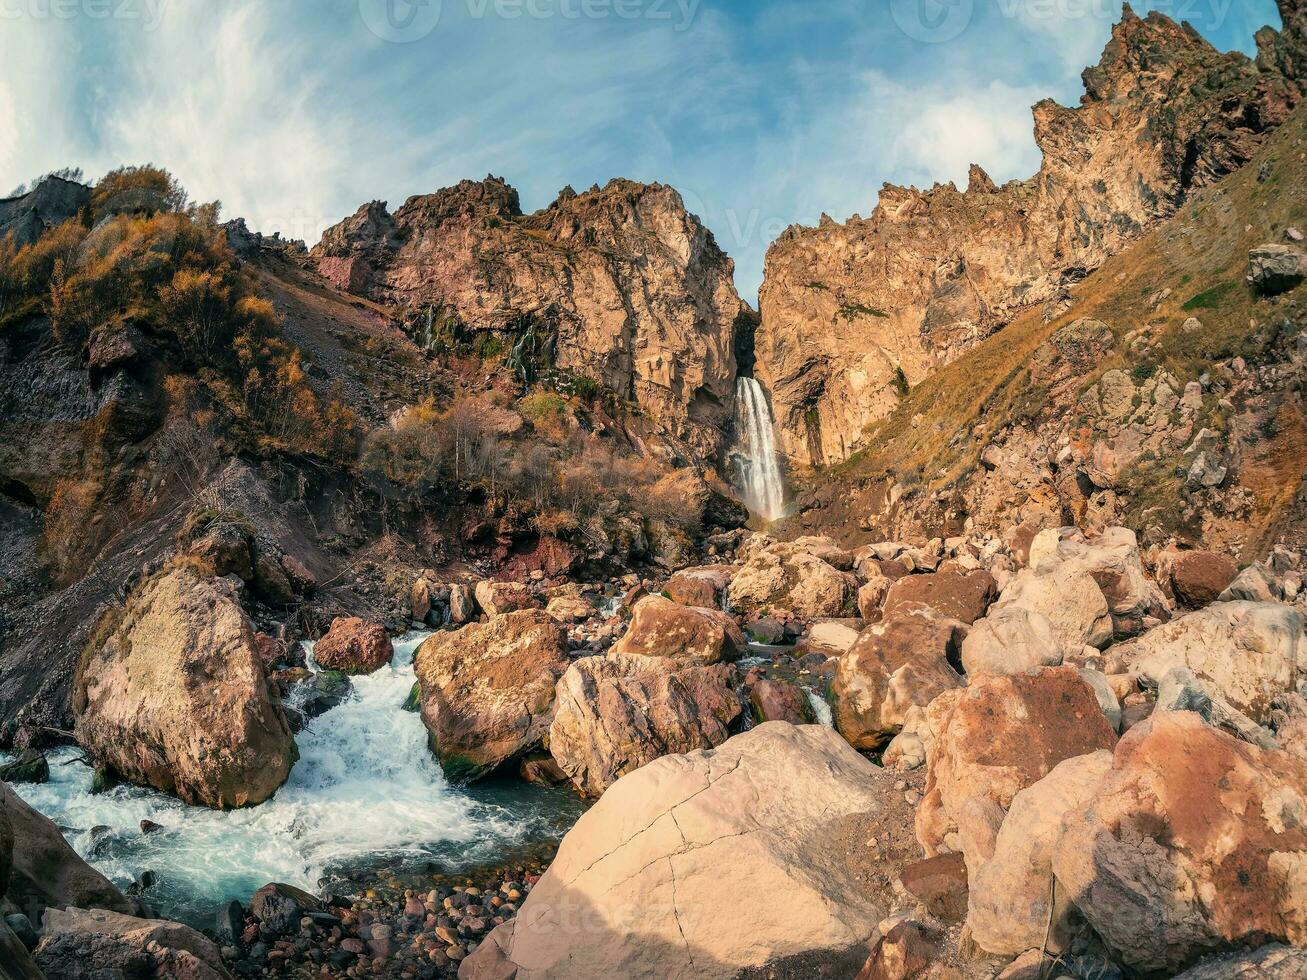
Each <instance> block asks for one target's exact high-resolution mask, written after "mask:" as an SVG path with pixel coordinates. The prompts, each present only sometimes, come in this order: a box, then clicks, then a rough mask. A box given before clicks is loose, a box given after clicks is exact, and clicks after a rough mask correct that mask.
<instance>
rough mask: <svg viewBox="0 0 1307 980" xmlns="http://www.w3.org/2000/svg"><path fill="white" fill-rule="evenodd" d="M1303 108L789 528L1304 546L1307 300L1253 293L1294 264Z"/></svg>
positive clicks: (903, 418) (947, 374) (1305, 161)
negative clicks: (1257, 269)
mask: <svg viewBox="0 0 1307 980" xmlns="http://www.w3.org/2000/svg"><path fill="white" fill-rule="evenodd" d="M1304 230H1307V113H1305V112H1304V111H1303V110H1302V109H1299V110H1297V111H1296V112H1295V113H1294V114H1293V115H1292V117H1291V118H1290V119H1289V120H1288V122H1286V123H1285V124H1284V125H1283V126H1282V127H1281V128H1280V129H1279V130H1278V131H1277V132H1276V133H1275V135H1274V136H1273V137H1271V138H1270V139H1269V140H1268V141H1267V142H1266V143H1265V145H1264V146H1263V147H1262V148H1261V149H1260V150H1259V151H1258V153H1257V154H1256V156H1255V157H1254V159H1253V160H1252V161H1251V162H1250V163H1249V164H1248V165H1247V166H1245V167H1244V168H1242V169H1240V170H1239V171H1238V172H1237V173H1235V174H1233V175H1231V176H1230V177H1228V178H1226V179H1225V180H1224V181H1222V182H1221V183H1220V184H1218V185H1216V186H1213V187H1209V188H1207V189H1205V190H1203V191H1201V192H1199V193H1198V194H1196V195H1195V196H1194V197H1193V199H1192V200H1190V202H1189V203H1188V204H1186V205H1185V206H1184V207H1183V208H1182V209H1181V210H1180V211H1179V212H1178V213H1177V214H1176V215H1175V217H1173V218H1171V219H1169V220H1168V221H1166V222H1165V223H1163V224H1161V225H1159V226H1158V227H1157V228H1155V229H1154V230H1153V231H1151V232H1149V233H1148V234H1147V235H1145V236H1144V237H1143V238H1142V239H1140V241H1139V242H1138V243H1137V244H1135V245H1134V246H1132V247H1131V248H1129V249H1128V250H1126V251H1125V252H1123V253H1122V254H1121V255H1119V256H1116V257H1115V258H1112V259H1109V260H1108V261H1107V262H1106V263H1105V264H1104V265H1103V267H1102V268H1101V269H1099V270H1098V271H1097V272H1095V273H1093V274H1092V275H1090V276H1088V277H1087V278H1086V279H1085V280H1084V281H1083V282H1081V283H1078V284H1077V285H1075V286H1074V287H1072V288H1071V290H1070V291H1069V294H1068V297H1067V301H1066V304H1065V307H1066V308H1065V309H1063V310H1062V311H1061V312H1060V313H1059V314H1058V315H1057V316H1055V317H1052V318H1046V317H1045V316H1044V314H1043V311H1042V310H1031V311H1028V312H1027V313H1025V314H1024V315H1022V316H1020V317H1018V318H1017V319H1016V320H1014V321H1013V322H1012V323H1011V324H1010V325H1009V326H1008V327H1006V328H1005V329H1003V330H1001V331H999V332H998V333H997V334H995V335H994V336H992V337H990V338H989V339H987V340H985V341H983V342H981V343H980V344H978V345H976V346H975V347H974V348H973V349H972V350H970V351H968V352H967V353H965V354H964V355H962V356H961V357H960V358H958V359H957V360H956V361H955V362H953V363H952V364H949V365H947V366H945V367H943V368H941V369H940V370H939V371H938V372H936V373H935V374H933V375H932V376H930V377H929V378H927V379H926V380H925V381H923V382H921V383H920V384H918V385H916V386H915V387H913V388H912V389H911V391H910V392H908V393H907V394H906V395H905V397H904V398H903V400H902V402H901V404H900V405H899V406H898V407H897V409H896V410H895V411H894V413H893V414H892V415H890V416H889V417H887V418H886V419H884V420H883V421H881V422H879V423H878V424H876V425H874V426H872V427H870V428H869V429H868V431H867V435H866V442H867V447H868V448H867V449H865V450H864V451H862V452H860V453H858V454H857V455H855V456H854V457H852V458H851V459H849V460H848V461H846V462H845V463H843V464H841V465H839V466H836V467H833V468H831V469H830V470H828V471H826V472H824V473H822V474H820V475H819V476H818V477H817V478H816V479H815V480H814V481H813V483H812V484H811V485H810V486H809V487H808V488H806V490H805V491H804V492H803V493H802V494H801V496H800V501H799V513H797V514H796V515H795V516H794V517H793V518H792V519H791V520H790V521H789V523H788V526H787V530H788V531H790V532H792V533H795V534H797V533H811V532H815V531H823V532H827V531H829V532H835V533H837V534H838V535H839V536H841V537H843V538H845V539H847V540H850V541H852V540H858V539H862V540H867V539H869V538H874V537H876V536H887V537H892V536H895V535H912V536H916V537H931V536H934V535H946V536H947V535H950V534H957V533H961V532H962V530H963V529H964V528H965V527H967V526H980V527H988V528H1001V527H1005V526H1008V525H1014V524H1021V523H1023V522H1029V523H1032V524H1045V525H1046V524H1049V523H1053V524H1063V523H1066V524H1071V523H1076V524H1082V525H1083V524H1094V523H1098V524H1103V523H1112V522H1115V521H1123V522H1125V523H1127V524H1128V525H1129V526H1131V527H1133V528H1135V529H1136V530H1138V531H1139V532H1140V534H1141V535H1142V536H1143V538H1144V539H1145V541H1147V542H1149V543H1155V544H1160V543H1163V542H1164V541H1166V540H1167V539H1169V538H1171V537H1175V538H1177V539H1179V540H1181V541H1188V542H1191V543H1192V542H1199V541H1206V542H1208V543H1210V544H1215V545H1219V546H1221V547H1223V548H1226V549H1229V550H1232V551H1236V552H1242V553H1246V554H1247V555H1248V556H1249V557H1256V554H1257V553H1258V552H1260V551H1264V550H1266V548H1267V547H1269V545H1270V544H1272V543H1274V542H1275V541H1276V540H1277V539H1279V538H1281V537H1286V536H1293V535H1294V534H1299V533H1301V531H1302V529H1303V526H1304V525H1303V521H1304V516H1305V513H1307V511H1305V506H1307V501H1304V491H1303V477H1304V468H1305V467H1307V419H1305V418H1304V404H1303V396H1302V385H1303V381H1304V375H1303V364H1304V360H1303V359H1304V355H1305V354H1307V350H1305V349H1304V346H1305V345H1304V344H1303V342H1302V339H1301V338H1302V332H1303V328H1304V326H1307V315H1305V313H1304V309H1303V300H1304V293H1303V290H1302V289H1301V287H1300V286H1297V285H1295V284H1294V282H1292V281H1290V282H1288V283H1285V284H1283V285H1286V286H1289V287H1290V288H1287V289H1285V290H1284V291H1282V292H1281V291H1279V289H1278V288H1277V289H1275V290H1273V291H1272V292H1273V293H1274V294H1273V295H1268V294H1267V291H1266V290H1265V289H1262V288H1258V287H1256V286H1254V285H1253V284H1251V283H1250V282H1249V281H1248V278H1249V275H1250V269H1251V264H1250V263H1251V259H1250V253H1252V252H1253V251H1254V250H1257V249H1259V248H1260V247H1261V246H1263V245H1275V246H1277V248H1278V247H1281V246H1282V247H1285V248H1288V249H1290V250H1301V249H1302V245H1301V242H1302V235H1303V231H1304Z"/></svg>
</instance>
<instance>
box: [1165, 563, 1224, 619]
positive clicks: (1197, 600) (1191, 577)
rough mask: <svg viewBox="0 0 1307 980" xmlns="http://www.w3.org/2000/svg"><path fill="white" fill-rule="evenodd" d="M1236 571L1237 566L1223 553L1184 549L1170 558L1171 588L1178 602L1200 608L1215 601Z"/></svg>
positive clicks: (1191, 607)
mask: <svg viewBox="0 0 1307 980" xmlns="http://www.w3.org/2000/svg"><path fill="white" fill-rule="evenodd" d="M1238 574H1239V569H1238V567H1237V566H1236V565H1235V563H1234V562H1232V561H1231V560H1230V559H1229V558H1227V557H1226V556H1225V555H1218V554H1215V553H1213V552H1210V551H1184V552H1181V553H1180V554H1178V555H1176V556H1175V558H1174V559H1173V560H1172V561H1171V590H1172V591H1173V592H1174V593H1175V598H1176V601H1177V602H1178V603H1180V605H1182V606H1185V607H1187V608H1189V609H1202V608H1203V607H1204V606H1210V605H1211V604H1212V603H1213V602H1215V601H1216V600H1217V598H1218V597H1219V596H1220V595H1221V593H1222V592H1224V591H1225V590H1226V589H1227V588H1229V587H1230V583H1231V582H1233V581H1234V580H1235V578H1236V577H1237V576H1238Z"/></svg>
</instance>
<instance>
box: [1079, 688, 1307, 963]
mask: <svg viewBox="0 0 1307 980" xmlns="http://www.w3.org/2000/svg"><path fill="white" fill-rule="evenodd" d="M1053 872H1054V874H1055V875H1056V876H1057V881H1058V884H1059V887H1060V888H1063V889H1065V891H1066V894H1067V897H1068V898H1069V899H1070V900H1071V901H1073V902H1074V903H1075V904H1076V906H1077V907H1078V908H1079V909H1080V911H1081V913H1082V914H1083V915H1084V916H1085V918H1086V919H1088V920H1089V922H1090V924H1091V925H1093V927H1094V929H1095V931H1096V932H1097V933H1098V934H1099V936H1101V937H1102V939H1103V941H1104V942H1105V943H1106V944H1107V945H1108V947H1109V948H1110V949H1111V950H1112V951H1113V953H1114V954H1115V958H1117V959H1118V960H1119V961H1120V962H1122V963H1123V964H1125V965H1126V966H1127V967H1130V968H1131V969H1133V970H1135V971H1138V972H1140V973H1144V974H1164V975H1168V976H1170V975H1174V974H1175V973H1177V972H1178V971H1179V970H1181V969H1183V968H1184V967H1185V966H1188V965H1189V964H1191V963H1192V962H1194V961H1195V960H1196V959H1197V958H1199V957H1200V956H1202V955H1203V954H1204V953H1207V952H1210V951H1212V950H1215V949H1219V948H1222V947H1225V946H1229V945H1253V946H1260V945H1263V944H1265V943H1267V942H1273V941H1277V940H1278V941H1282V942H1288V943H1291V944H1294V945H1299V946H1301V945H1304V944H1307V762H1303V761H1302V760H1300V759H1296V758H1294V757H1292V756H1290V755H1288V754H1287V753H1284V752H1278V751H1265V750H1263V749H1259V748H1257V747H1256V746H1253V745H1249V744H1247V743H1246V742H1241V741H1238V740H1236V739H1233V738H1231V737H1230V736H1228V735H1225V734H1223V733H1222V732H1219V731H1217V730H1216V729H1214V728H1211V727H1209V726H1207V725H1206V724H1204V722H1203V720H1202V718H1200V717H1199V716H1198V715H1197V714H1195V713H1194V712H1189V711H1177V712H1157V713H1154V715H1153V716H1152V717H1151V718H1150V719H1148V720H1147V721H1145V722H1143V723H1141V724H1139V725H1137V726H1135V727H1134V728H1132V729H1131V730H1130V732H1129V733H1128V734H1127V735H1126V736H1125V737H1124V738H1123V739H1122V740H1121V744H1120V745H1119V746H1118V747H1117V750H1116V753H1115V757H1114V759H1113V762H1112V768H1111V770H1110V771H1109V772H1108V773H1107V774H1106V776H1104V777H1103V779H1102V780H1101V781H1100V782H1099V783H1098V784H1097V786H1096V787H1095V790H1094V792H1093V794H1092V796H1091V798H1090V800H1089V802H1088V803H1087V805H1086V806H1085V807H1084V808H1083V809H1081V810H1078V811H1073V812H1071V813H1069V814H1068V816H1067V819H1066V821H1065V829H1064V831H1063V833H1062V835H1061V837H1060V839H1059V841H1058V843H1057V845H1056V847H1055V848H1054V851H1053Z"/></svg>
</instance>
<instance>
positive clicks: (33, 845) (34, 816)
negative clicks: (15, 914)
mask: <svg viewBox="0 0 1307 980" xmlns="http://www.w3.org/2000/svg"><path fill="white" fill-rule="evenodd" d="M0 825H2V826H0V838H3V837H5V836H7V837H8V838H9V839H10V840H11V841H12V847H11V848H9V849H5V848H4V847H3V841H2V840H0V871H3V867H4V866H5V865H6V863H7V866H8V869H9V870H8V882H9V889H8V892H7V896H8V898H9V899H10V900H11V901H12V902H13V903H14V904H15V905H17V906H18V907H19V908H21V909H24V910H32V909H34V910H40V909H43V908H45V907H47V906H53V907H56V908H62V907H64V906H66V905H76V906H81V907H84V908H104V909H110V910H112V911H115V912H131V911H133V906H132V903H131V901H130V900H129V899H128V898H127V897H126V896H125V895H123V893H122V892H120V891H119V890H118V889H117V888H116V887H114V885H113V884H112V883H111V882H110V881H109V879H107V878H106V877H105V876H104V875H102V874H100V872H98V871H96V870H95V869H94V868H92V867H91V866H90V865H89V864H87V863H86V862H85V861H83V860H82V859H81V858H80V857H79V856H78V854H77V852H76V851H74V850H73V849H72V847H70V846H69V844H68V842H67V841H66V840H64V837H63V835H62V834H61V833H59V828H58V827H56V826H55V825H54V822H53V821H52V820H50V819H49V818H48V817H46V816H44V815H43V814H41V813H38V812H37V811H36V810H34V809H32V807H30V806H28V804H27V803H26V802H24V801H23V799H22V798H21V797H20V796H19V795H18V794H17V793H15V792H14V791H13V790H12V789H10V788H9V786H7V785H5V784H4V783H0ZM4 827H7V828H8V834H7V835H5V834H4V832H3V828H4ZM6 855H7V856H8V862H6V861H5V860H4V858H5V856H6ZM3 881H4V876H3V875H2V874H0V884H3Z"/></svg>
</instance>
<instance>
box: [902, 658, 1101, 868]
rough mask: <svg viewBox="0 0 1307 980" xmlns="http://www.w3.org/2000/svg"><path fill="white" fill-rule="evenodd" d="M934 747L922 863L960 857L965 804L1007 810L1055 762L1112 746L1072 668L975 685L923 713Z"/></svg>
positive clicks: (920, 827) (921, 818)
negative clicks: (947, 856)
mask: <svg viewBox="0 0 1307 980" xmlns="http://www.w3.org/2000/svg"><path fill="white" fill-rule="evenodd" d="M926 716H927V718H928V720H929V723H930V729H931V731H932V732H934V740H933V742H932V743H931V745H930V748H929V751H928V753H927V763H928V765H929V772H928V775H927V778H926V792H925V796H924V798H923V799H922V801H921V805H920V806H919V807H918V808H917V820H916V824H917V839H918V840H919V841H920V842H921V846H922V847H923V848H924V849H925V851H926V854H927V855H928V856H933V855H936V854H940V853H944V852H947V851H959V850H962V851H965V848H964V847H963V841H962V839H961V838H960V837H958V834H957V831H958V828H959V826H961V825H962V824H963V823H964V822H965V818H964V816H963V814H964V812H966V808H967V807H968V806H969V804H970V801H972V800H973V799H974V800H979V801H982V802H983V803H986V804H992V805H996V806H998V807H999V808H1001V809H1002V810H1006V809H1007V808H1008V807H1009V806H1011V805H1012V799H1013V797H1015V796H1016V794H1017V793H1019V792H1020V791H1021V790H1023V789H1025V788H1026V787H1027V786H1031V785H1033V784H1034V783H1036V782H1038V781H1039V780H1041V779H1043V778H1044V777H1045V776H1047V775H1048V773H1049V772H1050V771H1051V770H1052V769H1053V767H1054V766H1056V765H1057V764H1058V763H1059V762H1062V761H1063V760H1064V759H1070V758H1073V757H1075V756H1079V755H1086V754H1088V753H1090V752H1095V751H1097V750H1098V749H1110V748H1112V747H1113V746H1114V745H1116V733H1115V732H1114V731H1113V730H1112V728H1111V726H1110V725H1109V724H1108V722H1107V718H1106V716H1104V714H1103V709H1102V708H1101V707H1100V706H1099V703H1098V699H1097V697H1096V696H1095V694H1094V691H1093V689H1092V688H1091V687H1090V686H1089V684H1087V683H1086V682H1085V680H1084V679H1083V678H1082V677H1081V676H1080V673H1079V671H1077V670H1076V669H1075V668H1074V667H1052V668H1043V669H1040V670H1032V671H1029V672H1027V673H1024V674H1016V675H1002V676H993V677H983V678H979V679H977V680H976V681H974V682H973V683H972V685H971V686H970V687H968V688H964V689H961V690H956V691H947V692H945V693H944V694H942V695H940V696H939V697H938V698H936V699H935V700H934V701H932V702H931V704H930V707H929V708H927V709H926Z"/></svg>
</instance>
